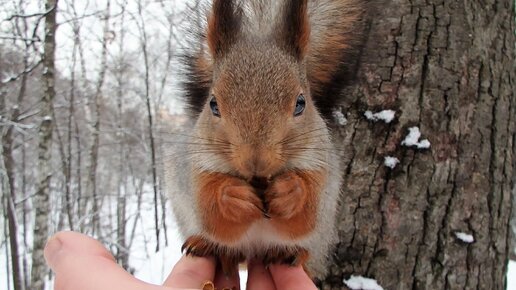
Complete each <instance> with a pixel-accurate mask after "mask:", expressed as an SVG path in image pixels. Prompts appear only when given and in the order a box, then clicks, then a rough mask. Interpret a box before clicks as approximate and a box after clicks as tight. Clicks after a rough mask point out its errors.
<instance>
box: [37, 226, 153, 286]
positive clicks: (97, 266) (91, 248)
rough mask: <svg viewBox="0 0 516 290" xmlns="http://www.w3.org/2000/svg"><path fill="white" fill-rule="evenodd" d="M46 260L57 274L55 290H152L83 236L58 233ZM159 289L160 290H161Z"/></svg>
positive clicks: (50, 241) (97, 244)
mask: <svg viewBox="0 0 516 290" xmlns="http://www.w3.org/2000/svg"><path fill="white" fill-rule="evenodd" d="M44 253H45V259H46V260H47V263H48V264H49V266H50V267H51V268H52V270H54V272H55V273H56V280H55V289H56V290H99V289H110V290H122V289H123V290H133V289H134V290H137V289H138V290H152V289H159V288H160V287H158V286H154V285H150V284H147V283H144V282H142V281H140V280H138V279H136V278H134V277H133V276H132V275H130V274H129V273H127V272H126V271H125V270H124V269H122V267H120V266H119V265H117V264H116V263H115V261H114V258H113V256H112V255H111V254H110V253H109V252H108V250H107V249H106V248H104V246H102V244H100V243H99V242H97V241H96V240H94V239H92V238H90V237H87V236H85V235H82V234H78V233H73V232H61V233H58V234H56V235H55V236H53V237H52V238H50V240H49V241H48V243H47V245H46V247H45V252H44ZM161 289H162V288H161Z"/></svg>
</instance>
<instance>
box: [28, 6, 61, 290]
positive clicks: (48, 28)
mask: <svg viewBox="0 0 516 290" xmlns="http://www.w3.org/2000/svg"><path fill="white" fill-rule="evenodd" d="M57 3H58V0H47V1H46V3H45V11H48V12H47V13H46V15H45V40H44V52H43V65H44V68H43V76H42V78H43V87H44V92H43V98H42V100H41V114H40V115H41V124H40V127H39V144H38V184H37V189H36V193H35V195H34V199H33V204H34V209H35V222H34V229H33V231H34V235H33V236H34V242H33V246H32V271H31V285H30V286H31V287H30V288H31V289H35V290H40V289H43V288H44V286H45V275H46V274H47V266H46V264H45V259H44V257H43V249H44V247H45V243H46V242H47V238H48V235H49V221H50V203H49V198H50V178H51V176H52V170H51V167H52V166H51V163H52V159H51V157H52V155H51V152H52V130H53V125H54V121H53V119H52V117H51V116H52V112H53V102H54V97H55V94H56V92H55V64H54V59H55V56H54V53H55V48H56V38H55V36H56V29H57V24H56V14H57Z"/></svg>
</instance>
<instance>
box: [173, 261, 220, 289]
mask: <svg viewBox="0 0 516 290" xmlns="http://www.w3.org/2000/svg"><path fill="white" fill-rule="evenodd" d="M214 277H215V258H213V257H209V258H203V257H192V256H183V257H181V259H180V260H179V262H177V264H176V265H175V266H174V269H173V270H172V272H171V273H170V275H168V277H167V279H166V280H165V282H164V283H163V286H167V287H176V288H197V289H199V288H201V287H202V285H203V284H204V283H206V282H208V281H213V279H214Z"/></svg>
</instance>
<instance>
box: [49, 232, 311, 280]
mask: <svg viewBox="0 0 516 290" xmlns="http://www.w3.org/2000/svg"><path fill="white" fill-rule="evenodd" d="M45 259H46V260H47V263H48V264H49V266H50V267H51V268H52V270H54V272H55V273H56V279H55V288H54V289H55V290H72V289H73V290H108V289H109V290H133V289H134V290H184V289H201V287H202V286H203V285H204V284H205V283H206V282H207V281H213V282H214V284H215V286H216V287H217V289H224V288H229V289H231V288H233V287H234V289H239V281H238V279H239V278H238V272H237V269H234V272H233V273H230V275H229V278H228V277H226V276H225V275H224V274H222V273H221V271H216V263H215V259H213V258H195V257H186V256H184V257H182V258H181V259H180V260H179V262H178V263H177V264H176V265H175V267H174V269H173V270H172V272H171V273H170V275H169V276H168V278H167V279H166V280H165V282H164V283H163V285H162V286H158V285H151V284H148V283H145V282H143V281H140V280H138V279H136V278H135V277H133V276H132V275H130V274H129V273H127V272H126V271H125V270H124V269H122V268H121V267H120V266H119V265H117V264H116V262H115V260H114V258H113V256H112V255H111V254H110V253H109V252H108V251H107V250H106V248H104V246H102V244H100V243H99V242H97V241H96V240H94V239H92V238H90V237H87V236H85V235H82V234H79V233H74V232H61V233H58V234H56V235H55V236H54V237H52V238H51V239H50V240H49V241H48V243H47V246H46V247H45ZM204 289H206V290H212V289H213V288H210V285H209V284H208V285H206V288H204ZM247 289H248V290H275V289H276V290H290V289H298V290H313V289H317V288H316V287H315V285H314V284H313V283H312V281H311V280H310V278H308V276H307V275H306V274H305V273H304V271H303V269H302V268H301V267H288V266H283V265H271V266H270V267H269V270H267V269H266V268H265V267H264V266H263V265H261V264H259V263H250V264H249V279H248V282H247Z"/></svg>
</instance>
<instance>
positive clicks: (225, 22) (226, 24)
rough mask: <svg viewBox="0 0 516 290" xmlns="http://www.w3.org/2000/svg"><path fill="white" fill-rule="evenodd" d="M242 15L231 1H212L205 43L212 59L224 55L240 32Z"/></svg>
mask: <svg viewBox="0 0 516 290" xmlns="http://www.w3.org/2000/svg"><path fill="white" fill-rule="evenodd" d="M241 21H242V13H241V11H240V10H239V9H238V11H237V9H236V7H235V5H234V3H233V0H214V1H213V6H212V13H211V15H210V16H209V19H208V31H207V41H208V47H209V49H210V53H211V55H212V57H213V58H215V59H216V58H218V57H221V56H222V55H224V54H225V53H226V52H227V51H228V49H229V48H230V47H231V45H233V44H234V42H235V41H236V39H237V37H238V34H239V32H240V25H241Z"/></svg>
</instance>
